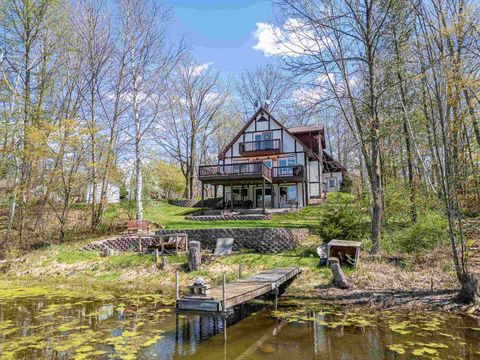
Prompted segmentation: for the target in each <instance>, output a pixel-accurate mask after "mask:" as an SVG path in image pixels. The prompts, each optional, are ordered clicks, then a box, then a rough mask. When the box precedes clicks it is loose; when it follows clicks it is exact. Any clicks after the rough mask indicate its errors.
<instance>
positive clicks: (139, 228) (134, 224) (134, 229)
mask: <svg viewBox="0 0 480 360" xmlns="http://www.w3.org/2000/svg"><path fill="white" fill-rule="evenodd" d="M138 232H145V233H149V232H150V222H148V221H147V220H141V221H138V220H129V221H128V223H127V233H128V234H133V233H138Z"/></svg>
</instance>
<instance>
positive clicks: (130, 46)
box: [121, 0, 183, 221]
mask: <svg viewBox="0 0 480 360" xmlns="http://www.w3.org/2000/svg"><path fill="white" fill-rule="evenodd" d="M121 13H122V29H123V41H124V43H125V46H126V49H127V54H128V55H127V65H126V76H127V81H128V84H129V85H128V96H127V97H128V99H127V100H128V101H129V102H130V103H131V111H130V112H129V113H130V116H131V119H132V123H133V127H134V131H133V143H134V148H135V182H136V192H135V198H136V206H137V220H139V221H140V220H142V219H143V200H142V140H143V139H144V137H145V134H147V133H148V131H149V130H150V129H151V127H152V125H153V124H154V123H155V122H156V121H157V120H158V116H159V114H160V112H161V109H162V106H161V105H162V99H163V95H164V93H165V91H166V90H167V86H166V85H167V82H166V81H167V80H166V79H167V78H168V76H169V75H170V72H171V70H172V69H173V68H174V66H175V64H176V63H177V62H178V59H179V57H180V55H181V54H182V52H183V45H180V46H179V47H178V48H172V47H171V44H169V42H168V37H167V35H166V33H165V27H164V23H165V22H166V21H167V20H168V19H169V17H170V12H169V10H168V9H165V8H163V7H161V6H160V5H158V3H157V2H155V1H150V0H141V1H137V0H122V1H121Z"/></svg>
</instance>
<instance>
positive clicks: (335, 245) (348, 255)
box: [327, 240, 362, 268]
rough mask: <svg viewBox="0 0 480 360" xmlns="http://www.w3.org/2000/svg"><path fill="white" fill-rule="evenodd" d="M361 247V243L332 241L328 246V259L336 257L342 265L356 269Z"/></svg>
mask: <svg viewBox="0 0 480 360" xmlns="http://www.w3.org/2000/svg"><path fill="white" fill-rule="evenodd" d="M361 247H362V243H361V242H360V241H347V240H332V241H330V242H329V243H328V244H327V259H330V258H331V257H335V258H337V259H338V261H339V262H340V264H341V265H344V264H349V265H353V266H354V267H355V268H356V267H357V266H358V259H359V257H360V248H361ZM352 261H353V264H352ZM327 265H328V262H327Z"/></svg>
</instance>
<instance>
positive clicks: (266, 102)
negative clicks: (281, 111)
mask: <svg viewBox="0 0 480 360" xmlns="http://www.w3.org/2000/svg"><path fill="white" fill-rule="evenodd" d="M269 109H270V99H269V98H267V100H265V110H267V111H269Z"/></svg>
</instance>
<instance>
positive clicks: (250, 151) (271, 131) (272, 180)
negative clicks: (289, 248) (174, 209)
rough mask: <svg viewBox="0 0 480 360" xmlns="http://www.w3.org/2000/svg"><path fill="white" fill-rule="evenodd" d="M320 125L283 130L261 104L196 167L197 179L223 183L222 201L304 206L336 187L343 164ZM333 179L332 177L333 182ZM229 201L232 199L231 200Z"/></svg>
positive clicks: (240, 204)
mask: <svg viewBox="0 0 480 360" xmlns="http://www.w3.org/2000/svg"><path fill="white" fill-rule="evenodd" d="M324 149H325V133H324V129H323V126H318V125H315V126H299V127H294V128H288V129H287V128H285V127H284V126H283V125H282V124H280V123H279V122H278V121H277V120H275V118H274V117H273V116H272V115H271V114H270V113H269V112H268V111H267V110H265V109H263V108H260V109H259V110H258V111H257V112H256V113H255V115H254V116H253V117H252V118H251V119H250V121H248V122H247V124H245V126H244V127H243V129H242V130H240V132H239V133H238V134H237V135H236V136H235V137H234V138H233V139H232V141H231V142H230V143H229V144H228V145H227V146H226V148H225V149H224V150H223V151H222V152H221V153H220V155H219V163H218V164H217V165H209V166H200V168H199V180H200V181H201V183H202V196H203V194H204V184H212V185H214V186H215V193H217V186H218V185H222V188H223V194H222V196H223V202H224V205H226V206H229V207H231V208H233V207H253V208H262V207H263V208H282V207H293V206H298V207H303V206H306V205H308V203H309V199H312V198H320V197H321V196H322V194H323V193H324V183H325V185H326V191H337V190H338V189H339V187H340V184H341V182H342V179H343V174H344V173H345V171H346V170H345V168H344V167H342V166H341V165H340V164H339V163H338V162H336V161H335V160H334V159H333V158H332V157H331V156H330V155H328V154H326V153H325V151H324ZM332 179H333V180H332ZM232 200H233V201H232Z"/></svg>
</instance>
